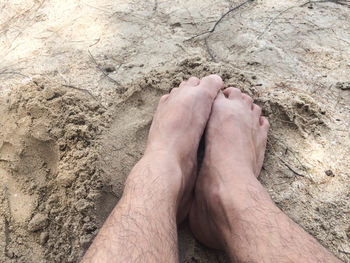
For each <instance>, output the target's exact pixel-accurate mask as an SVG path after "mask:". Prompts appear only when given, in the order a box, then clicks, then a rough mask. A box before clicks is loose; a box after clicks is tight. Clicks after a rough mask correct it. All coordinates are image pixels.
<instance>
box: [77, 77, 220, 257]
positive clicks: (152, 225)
mask: <svg viewBox="0 0 350 263" xmlns="http://www.w3.org/2000/svg"><path fill="white" fill-rule="evenodd" d="M221 87H222V80H221V78H220V77H218V76H216V75H211V76H208V77H205V78H203V79H202V80H199V79H197V78H190V79H189V80H188V81H187V82H183V83H182V84H181V85H180V87H179V88H175V89H173V90H172V91H171V93H170V94H169V95H165V96H163V97H162V98H161V100H160V103H159V105H158V108H157V111H156V113H155V116H154V119H153V122H152V126H151V129H150V132H149V138H148V142H147V146H146V150H145V153H144V156H143V157H142V159H141V160H140V161H139V162H138V163H137V164H136V166H135V167H134V168H133V170H132V171H131V173H130V175H129V177H128V179H127V182H126V186H125V189H124V194H123V196H122V198H121V200H120V201H119V203H118V204H117V206H116V207H115V208H114V210H113V211H112V213H111V215H110V216H109V217H108V219H107V221H106V222H105V224H104V226H103V227H102V228H101V230H100V232H99V234H98V235H97V237H96V238H95V240H94V242H93V244H92V245H91V247H90V248H89V250H88V251H87V253H86V255H85V256H84V258H83V262H139V261H140V262H176V261H177V259H178V255H177V231H176V222H177V221H181V220H182V219H183V218H184V217H185V216H186V214H187V213H188V211H189V209H190V206H191V199H192V189H193V185H194V182H195V172H196V167H197V162H196V158H197V149H198V145H199V141H200V138H201V136H202V134H203V131H204V129H205V126H206V123H207V120H208V118H209V115H210V112H211V106H212V103H213V101H214V99H215V97H216V95H217V93H218V91H219V90H220V89H221Z"/></svg>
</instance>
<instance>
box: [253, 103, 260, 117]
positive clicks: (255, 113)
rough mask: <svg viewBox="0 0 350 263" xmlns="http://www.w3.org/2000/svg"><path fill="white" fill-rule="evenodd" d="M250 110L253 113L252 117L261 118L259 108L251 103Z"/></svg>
mask: <svg viewBox="0 0 350 263" xmlns="http://www.w3.org/2000/svg"><path fill="white" fill-rule="evenodd" d="M252 110H253V112H254V115H255V116H256V117H257V118H258V119H259V118H260V116H261V107H260V106H258V105H256V104H254V103H253V104H252Z"/></svg>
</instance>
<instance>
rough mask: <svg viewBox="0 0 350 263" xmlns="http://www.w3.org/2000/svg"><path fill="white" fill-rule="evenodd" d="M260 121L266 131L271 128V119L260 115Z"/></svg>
mask: <svg viewBox="0 0 350 263" xmlns="http://www.w3.org/2000/svg"><path fill="white" fill-rule="evenodd" d="M259 123H260V126H261V127H263V128H264V130H265V131H268V130H269V128H270V123H269V120H268V119H267V118H266V117H264V116H260V119H259Z"/></svg>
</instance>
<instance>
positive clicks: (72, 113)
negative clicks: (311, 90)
mask: <svg viewBox="0 0 350 263" xmlns="http://www.w3.org/2000/svg"><path fill="white" fill-rule="evenodd" d="M208 73H218V74H220V75H221V76H222V77H223V79H224V81H225V86H235V87H238V88H240V89H242V90H244V91H245V92H247V93H249V94H250V95H251V96H253V97H254V98H255V99H256V101H257V103H258V104H260V105H261V106H262V107H263V108H264V114H265V115H267V116H268V117H269V118H270V122H271V132H270V135H269V139H268V150H267V154H266V161H265V164H264V169H263V172H262V174H261V177H260V179H261V181H262V183H263V184H264V185H265V186H266V187H267V189H268V190H269V192H270V194H271V196H272V198H273V199H274V200H275V202H276V203H277V204H278V205H279V206H280V207H281V208H282V209H283V210H284V211H285V212H286V213H288V214H289V215H290V216H291V217H292V218H293V219H294V220H295V221H297V222H298V223H299V224H301V225H302V226H303V227H305V228H306V230H307V231H309V232H310V233H311V234H313V235H314V236H315V237H316V238H318V239H319V240H320V241H321V242H322V243H323V244H324V245H326V246H328V247H329V248H330V249H331V250H332V251H333V252H334V253H336V254H337V255H338V256H340V257H342V259H344V260H346V254H345V253H343V252H344V251H350V246H349V243H350V242H349V239H350V229H349V225H348V222H350V215H349V213H348V211H349V209H350V207H349V206H350V194H349V193H350V185H349V184H348V183H347V182H349V180H350V178H349V177H350V174H349V173H347V171H349V167H348V163H349V157H348V156H347V155H348V154H347V153H346V152H345V150H344V149H348V147H349V145H348V142H347V141H346V140H344V138H347V137H346V136H348V134H347V130H346V125H345V123H344V125H343V124H337V125H336V124H335V123H334V120H333V119H332V117H331V114H330V112H329V111H328V109H327V108H325V107H324V105H322V104H323V103H322V102H321V101H319V100H316V99H314V98H312V97H311V96H310V95H307V94H305V93H301V92H300V91H297V90H292V89H290V88H289V87H287V86H284V85H282V84H281V85H278V86H275V87H270V88H266V87H265V86H264V83H263V81H262V80H260V79H258V78H257V77H256V76H254V75H247V74H241V73H239V72H236V70H235V69H233V68H230V67H227V66H222V65H220V64H211V63H206V62H203V61H201V60H200V59H192V60H185V61H183V62H181V63H180V64H179V65H178V66H176V67H175V68H173V69H171V70H169V71H166V72H156V71H153V72H151V73H149V74H148V75H146V76H144V77H143V78H141V79H138V80H135V81H134V82H132V83H130V84H129V85H126V86H125V87H119V89H118V93H117V95H116V98H115V103H114V104H113V105H112V106H110V107H109V108H108V110H106V109H105V108H104V107H103V106H101V105H100V104H99V103H98V102H97V101H96V99H95V98H94V97H92V96H91V95H90V94H89V93H87V92H84V91H82V90H77V89H74V88H72V87H62V86H60V85H56V84H54V83H52V82H47V81H36V82H30V83H29V84H27V85H25V86H23V87H18V88H14V89H13V90H12V91H11V92H10V93H9V94H7V95H6V96H4V97H5V98H7V99H6V100H4V101H2V102H1V104H0V107H1V110H2V112H5V113H6V114H3V115H2V116H1V117H0V136H1V137H0V138H1V139H0V176H1V181H2V182H4V183H2V184H1V185H0V187H1V188H2V189H1V191H0V193H1V196H0V197H1V203H0V204H1V206H0V211H1V214H2V215H3V216H2V219H1V220H2V221H1V225H0V227H1V229H2V231H1V233H2V236H0V248H1V250H3V251H4V253H3V254H1V256H0V260H1V261H11V260H13V261H19V262H44V261H50V262H74V261H77V260H78V259H79V258H80V257H81V255H82V253H83V252H84V251H85V250H86V248H87V247H88V245H89V243H90V242H91V240H92V238H93V237H94V235H95V234H96V233H97V231H98V229H99V227H100V226H101V225H102V223H103V221H104V219H105V218H106V216H107V215H108V213H109V212H110V211H111V209H112V208H113V206H114V205H115V203H116V202H117V201H118V199H119V198H120V196H121V194H122V189H123V184H124V181H125V178H126V176H127V175H128V173H129V171H130V169H131V168H132V166H133V165H134V164H135V163H136V162H137V161H138V159H139V158H140V157H141V156H142V153H143V149H144V146H145V142H146V139H147V132H148V128H149V126H150V124H151V121H152V116H153V113H154V110H155V107H156V105H157V102H158V99H159V97H160V96H161V95H162V94H164V93H167V92H169V90H171V89H172V88H173V87H175V86H177V85H178V84H179V83H180V82H181V81H182V80H183V79H185V78H188V77H189V76H191V75H196V76H199V77H201V76H204V75H206V74H208ZM179 236H180V255H181V259H182V262H196V261H200V262H226V261H227V259H226V258H225V256H224V255H223V254H220V253H217V252H214V251H210V250H207V249H205V248H204V247H202V246H201V245H200V244H198V243H197V242H196V241H195V240H194V239H193V237H192V236H191V234H190V232H189V231H188V227H187V224H186V223H184V224H183V226H181V229H180V231H179Z"/></svg>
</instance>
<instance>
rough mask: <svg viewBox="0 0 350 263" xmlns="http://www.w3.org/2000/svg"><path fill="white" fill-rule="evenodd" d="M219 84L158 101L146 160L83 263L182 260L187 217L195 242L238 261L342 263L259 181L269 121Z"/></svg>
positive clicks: (193, 81)
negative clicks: (200, 156)
mask: <svg viewBox="0 0 350 263" xmlns="http://www.w3.org/2000/svg"><path fill="white" fill-rule="evenodd" d="M222 85H223V84H222V80H221V78H220V77H219V76H217V75H210V76H207V77H205V78H203V79H201V80H199V79H198V78H195V77H192V78H190V79H189V80H188V81H184V82H182V83H181V85H180V87H179V88H176V89H173V90H172V91H171V93H170V94H168V95H165V96H163V97H162V98H161V99H160V102H159V105H158V108H157V111H156V113H155V116H154V119H153V123H152V126H151V129H150V132H149V138H148V142H147V147H146V150H145V153H144V156H143V157H142V159H141V160H140V161H139V162H138V163H137V164H136V165H135V167H134V168H133V169H132V171H131V173H130V175H129V177H128V179H127V182H126V186H125V189H124V193H123V196H122V198H121V200H120V201H119V203H118V204H117V206H116V207H115V208H114V210H113V211H112V213H111V215H110V216H109V217H108V219H107V221H106V222H105V224H104V225H103V227H102V228H101V230H100V232H99V233H98V235H97V237H96V238H95V240H94V242H93V244H92V245H91V246H90V248H89V250H88V251H87V253H86V254H85V256H84V258H83V260H82V262H86V263H87V262H178V248H177V223H179V222H181V221H182V220H183V219H184V218H185V217H186V216H187V215H189V221H190V226H191V229H192V232H193V234H194V235H195V237H196V238H197V239H198V240H199V241H200V242H202V243H203V244H205V245H206V246H209V247H211V248H216V249H222V250H225V251H226V253H227V255H228V256H229V258H230V259H231V261H232V262H340V261H339V260H338V259H337V258H336V257H335V256H333V255H332V254H331V253H330V252H328V251H327V249H325V248H324V247H323V246H321V245H320V244H319V243H318V242H317V241H316V240H315V239H314V238H313V237H311V236H310V235H309V234H308V233H307V232H305V231H304V230H303V229H302V228H301V227H299V226H298V225H297V224H295V223H294V222H293V221H292V220H291V219H289V218H288V217H287V216H286V215H285V214H284V213H283V212H282V211H281V210H280V209H279V208H278V207H277V206H276V205H275V204H274V203H273V201H272V200H271V198H270V196H269V195H268V193H267V192H266V190H265V189H264V188H263V186H262V185H261V184H260V183H259V181H258V180H257V177H258V175H259V173H260V170H261V167H262V163H263V160H264V153H265V148H266V140H267V132H268V129H269V123H268V120H267V119H266V118H264V117H262V116H261V109H260V107H259V106H257V105H255V104H254V103H253V100H252V99H251V98H250V97H249V96H248V95H246V94H243V93H241V91H239V90H238V89H235V88H228V89H225V90H224V92H222V91H221V88H222ZM205 129H206V132H205V155H204V160H203V164H202V167H201V169H200V173H199V175H198V176H197V175H196V171H197V150H198V145H199V142H200V139H201V137H202V136H203V134H204V130H205ZM193 192H194V194H193Z"/></svg>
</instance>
